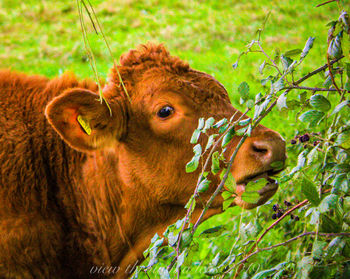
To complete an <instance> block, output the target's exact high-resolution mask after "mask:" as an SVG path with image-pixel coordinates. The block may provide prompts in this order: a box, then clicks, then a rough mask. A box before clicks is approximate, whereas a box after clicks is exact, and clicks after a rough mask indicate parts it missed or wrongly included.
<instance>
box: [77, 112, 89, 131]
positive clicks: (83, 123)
mask: <svg viewBox="0 0 350 279" xmlns="http://www.w3.org/2000/svg"><path fill="white" fill-rule="evenodd" d="M77 120H78V122H79V124H80V126H81V127H82V128H83V130H84V131H85V133H87V134H88V135H89V136H90V135H91V128H90V125H89V122H88V121H87V120H86V119H85V118H83V117H82V116H81V115H78V118H77Z"/></svg>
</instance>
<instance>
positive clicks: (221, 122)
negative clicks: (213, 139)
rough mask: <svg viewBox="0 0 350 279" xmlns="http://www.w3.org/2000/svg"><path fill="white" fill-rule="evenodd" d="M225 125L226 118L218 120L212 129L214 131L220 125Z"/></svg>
mask: <svg viewBox="0 0 350 279" xmlns="http://www.w3.org/2000/svg"><path fill="white" fill-rule="evenodd" d="M226 123H227V119H226V118H223V119H221V120H219V121H218V122H216V123H215V124H214V125H213V128H214V129H217V128H220V127H221V126H222V125H224V124H226Z"/></svg>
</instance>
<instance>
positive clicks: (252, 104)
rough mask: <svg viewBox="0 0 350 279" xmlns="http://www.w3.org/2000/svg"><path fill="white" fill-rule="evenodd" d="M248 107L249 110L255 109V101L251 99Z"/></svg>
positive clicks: (247, 103)
mask: <svg viewBox="0 0 350 279" xmlns="http://www.w3.org/2000/svg"><path fill="white" fill-rule="evenodd" d="M246 106H247V108H250V109H251V108H253V107H254V100H252V99H249V100H248V101H247V102H246Z"/></svg>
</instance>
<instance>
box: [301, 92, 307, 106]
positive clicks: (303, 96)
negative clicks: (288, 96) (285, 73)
mask: <svg viewBox="0 0 350 279" xmlns="http://www.w3.org/2000/svg"><path fill="white" fill-rule="evenodd" d="M306 95H307V93H306V91H303V92H301V93H300V94H299V100H300V103H302V104H304V103H305V101H306Z"/></svg>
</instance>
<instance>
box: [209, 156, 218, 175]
mask: <svg viewBox="0 0 350 279" xmlns="http://www.w3.org/2000/svg"><path fill="white" fill-rule="evenodd" d="M219 171H220V161H219V152H218V151H215V152H214V153H213V155H211V172H212V173H213V174H217V173H218V172H219Z"/></svg>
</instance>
